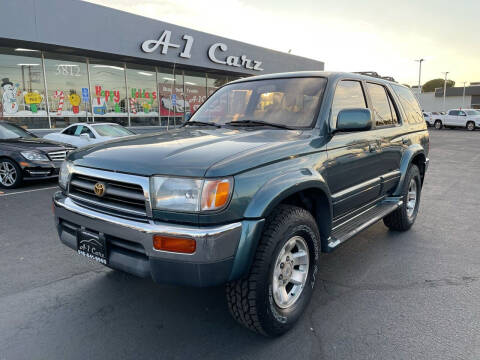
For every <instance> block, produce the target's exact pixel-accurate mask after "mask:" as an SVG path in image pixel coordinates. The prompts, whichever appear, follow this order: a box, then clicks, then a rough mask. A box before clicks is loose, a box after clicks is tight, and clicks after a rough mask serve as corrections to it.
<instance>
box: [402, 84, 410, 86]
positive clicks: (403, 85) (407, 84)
mask: <svg viewBox="0 0 480 360" xmlns="http://www.w3.org/2000/svg"><path fill="white" fill-rule="evenodd" d="M402 85H403V86H406V87H410V85H408V84H402Z"/></svg>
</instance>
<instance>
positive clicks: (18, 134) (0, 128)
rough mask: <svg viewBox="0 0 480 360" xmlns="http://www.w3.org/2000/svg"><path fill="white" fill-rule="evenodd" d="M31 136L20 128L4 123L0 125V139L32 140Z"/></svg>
mask: <svg viewBox="0 0 480 360" xmlns="http://www.w3.org/2000/svg"><path fill="white" fill-rule="evenodd" d="M33 137H34V136H33V134H31V133H29V132H28V131H26V130H23V129H22V128H21V127H19V126H16V125H12V124H8V123H4V124H0V139H2V140H5V139H18V138H29V139H30V138H33Z"/></svg>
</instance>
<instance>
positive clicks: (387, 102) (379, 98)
mask: <svg viewBox="0 0 480 360" xmlns="http://www.w3.org/2000/svg"><path fill="white" fill-rule="evenodd" d="M367 92H368V95H369V99H370V107H371V109H372V112H373V115H374V121H375V130H373V134H374V136H375V137H376V139H377V140H378V142H379V145H380V148H379V150H378V152H379V163H378V170H379V172H380V174H379V176H380V177H381V180H382V188H381V195H389V194H390V193H391V192H393V190H394V189H395V187H396V185H397V183H398V181H399V180H400V161H401V159H402V155H403V151H404V143H403V142H404V138H403V132H402V131H401V129H400V126H399V116H398V108H397V106H396V104H395V102H394V100H393V97H392V94H391V93H390V90H389V89H388V88H387V87H386V86H385V85H383V84H379V83H373V82H368V83H367Z"/></svg>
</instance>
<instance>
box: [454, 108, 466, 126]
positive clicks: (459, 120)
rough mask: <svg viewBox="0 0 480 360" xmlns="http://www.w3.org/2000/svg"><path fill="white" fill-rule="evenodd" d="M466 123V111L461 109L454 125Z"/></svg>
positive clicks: (464, 124)
mask: <svg viewBox="0 0 480 360" xmlns="http://www.w3.org/2000/svg"><path fill="white" fill-rule="evenodd" d="M466 125H467V113H466V112H465V111H463V110H460V111H459V112H458V116H457V121H456V126H462V127H465V126H466Z"/></svg>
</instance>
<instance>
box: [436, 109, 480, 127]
mask: <svg viewBox="0 0 480 360" xmlns="http://www.w3.org/2000/svg"><path fill="white" fill-rule="evenodd" d="M430 122H433V125H434V126H435V129H441V128H443V127H445V128H449V127H464V128H466V129H467V130H469V131H473V130H475V129H476V128H480V111H479V110H475V109H452V110H448V112H447V114H446V115H430Z"/></svg>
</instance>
